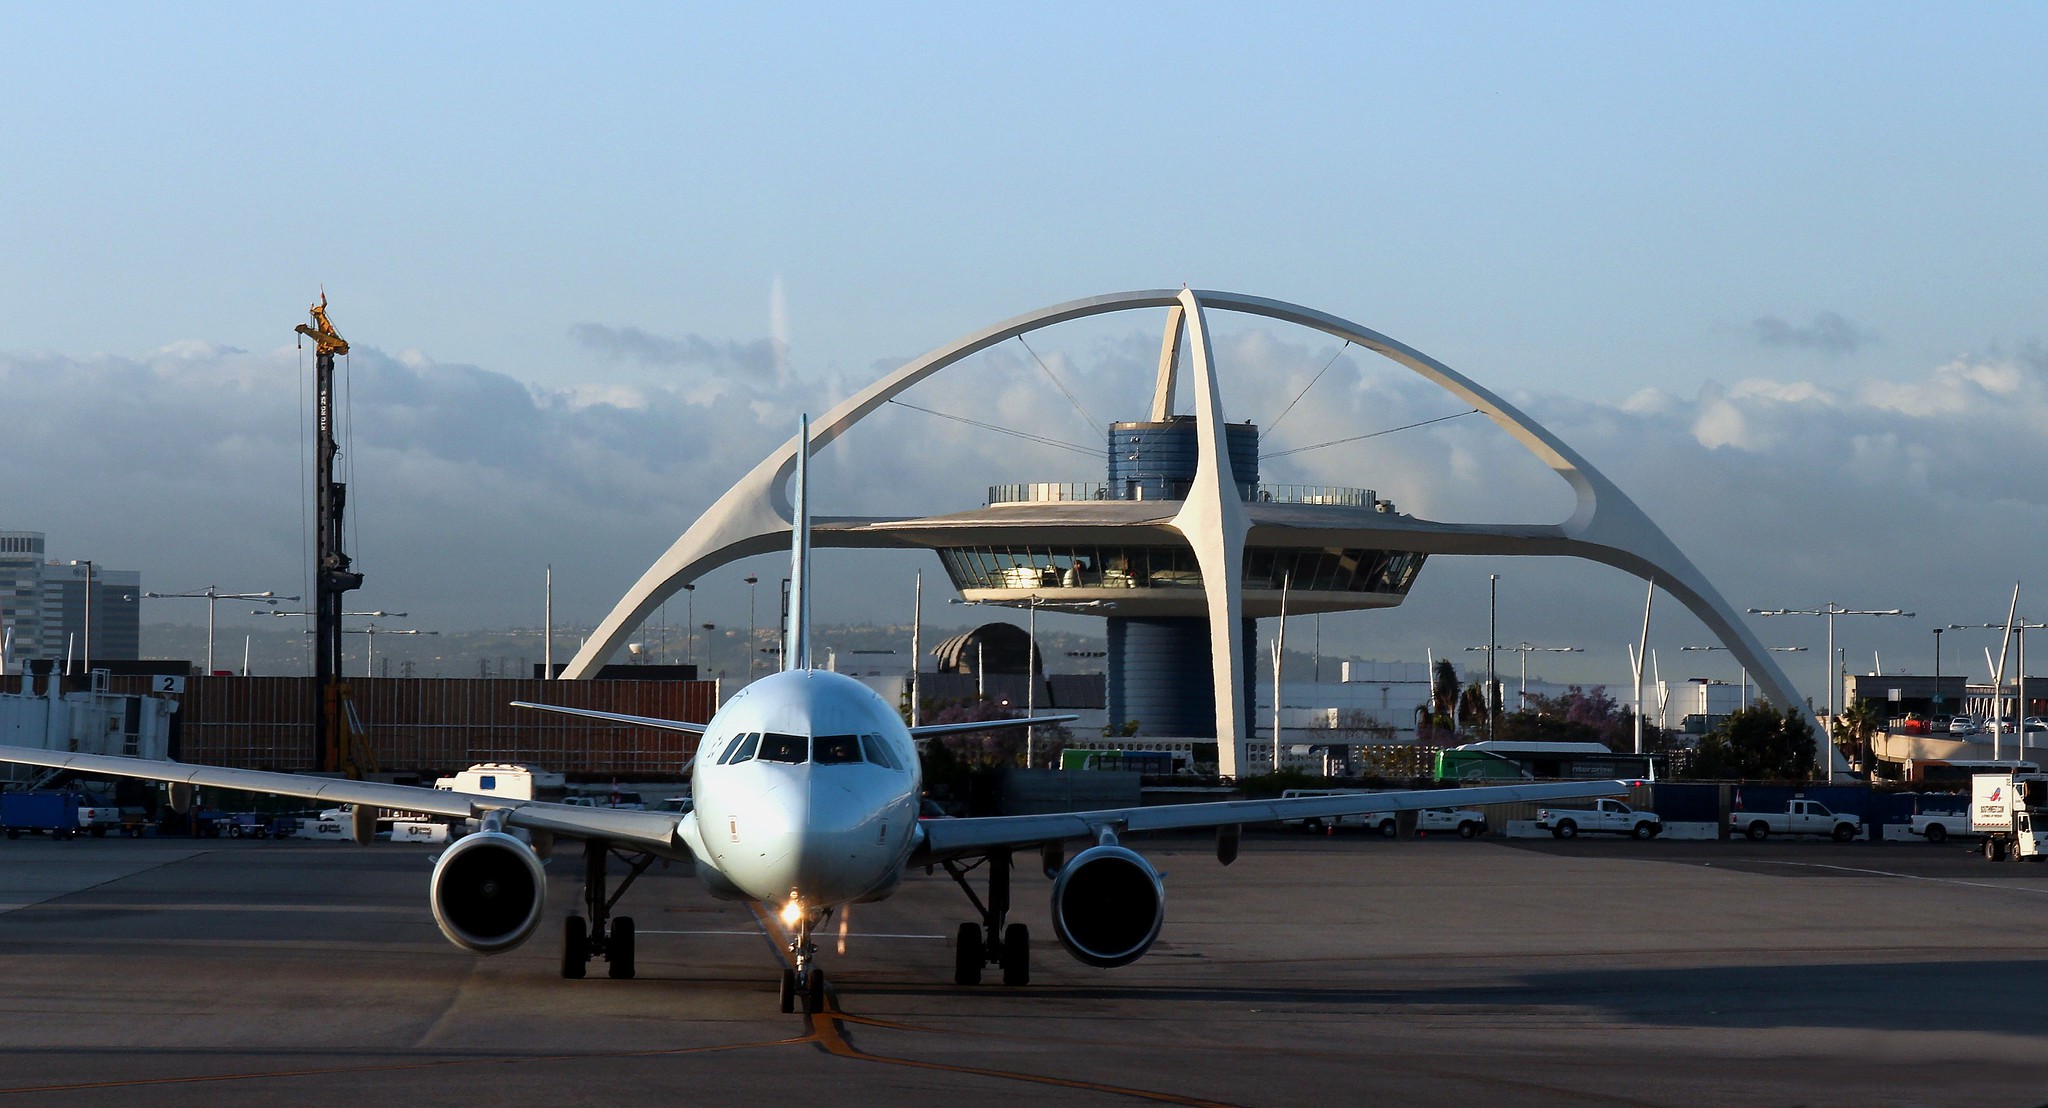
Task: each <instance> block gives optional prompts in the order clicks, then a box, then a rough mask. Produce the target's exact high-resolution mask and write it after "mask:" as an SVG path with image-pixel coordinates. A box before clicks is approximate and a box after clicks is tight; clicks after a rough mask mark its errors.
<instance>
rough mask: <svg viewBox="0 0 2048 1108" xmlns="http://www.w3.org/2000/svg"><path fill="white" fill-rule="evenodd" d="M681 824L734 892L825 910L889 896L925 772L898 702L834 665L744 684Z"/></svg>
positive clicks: (718, 724) (711, 876) (708, 749)
mask: <svg viewBox="0 0 2048 1108" xmlns="http://www.w3.org/2000/svg"><path fill="white" fill-rule="evenodd" d="M693 776H694V787H693V792H694V794H695V797H696V806H695V810H694V811H692V812H691V813H690V815H689V816H687V817H685V818H684V820H683V823H682V826H681V827H680V828H679V831H680V833H681V835H682V837H683V840H684V842H685V843H687V844H688V846H689V847H690V850H691V851H692V853H694V854H695V855H696V856H697V865H698V868H699V873H700V874H701V875H702V876H703V878H704V880H705V883H706V884H707V885H708V886H710V888H711V889H712V890H713V891H714V892H716V893H720V894H722V895H726V896H732V895H735V894H737V895H740V896H744V897H745V898H747V899H751V900H757V901H760V902H762V903H763V904H766V905H768V906H770V907H771V908H775V909H781V908H783V907H784V906H786V905H787V904H788V903H789V902H790V901H792V900H795V901H797V902H798V903H799V904H800V905H801V906H802V907H803V908H804V910H805V911H807V912H815V911H818V910H821V909H826V908H831V907H835V906H837V905H841V904H846V903H850V902H852V901H857V900H872V899H876V898H878V897H881V896H885V895H887V894H888V892H889V891H890V890H891V889H892V888H893V887H894V886H895V884H896V882H897V881H898V880H899V879H900V878H901V876H902V873H903V865H904V861H905V859H907V858H908V857H909V855H910V852H911V850H912V848H913V847H914V846H915V845H916V834H917V811H918V799H919V791H920V790H919V784H920V775H919V769H918V762H917V751H916V748H915V746H914V744H913V742H912V740H911V737H910V732H909V730H908V729H907V728H906V727H905V726H904V725H903V721H902V719H901V718H900V717H899V716H898V715H897V714H896V711H895V709H894V708H892V707H891V706H890V705H889V704H888V702H886V701H884V700H883V699H882V698H881V697H880V696H878V695H876V694H875V692H874V691H873V690H871V689H869V688H868V687H867V686H865V685H863V684H861V683H860V682H858V681H855V680H853V679H852V678H849V677H845V676H842V675H840V674H837V673H832V672H829V671H826V670H790V671H786V672H783V673H776V674H771V675H770V676H767V677H764V678H762V679H761V680H759V681H756V682H754V683H753V684H751V685H748V686H747V687H746V688H744V689H742V690H740V691H739V692H738V693H736V694H735V695H734V696H733V698H732V699H731V700H729V701H727V702H726V704H725V706H724V707H722V708H720V709H719V710H718V712H717V714H716V715H714V716H713V717H712V720H711V722H710V724H709V725H708V726H707V727H706V728H705V732H704V737H703V739H702V741H701V742H700V743H699V744H698V747H697V756H696V761H695V770H694V775H693Z"/></svg>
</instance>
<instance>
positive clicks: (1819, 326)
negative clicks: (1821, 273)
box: [1749, 312, 1877, 354]
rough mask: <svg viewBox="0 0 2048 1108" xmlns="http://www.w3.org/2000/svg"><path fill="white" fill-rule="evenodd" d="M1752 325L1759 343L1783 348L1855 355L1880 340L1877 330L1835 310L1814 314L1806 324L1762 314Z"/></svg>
mask: <svg viewBox="0 0 2048 1108" xmlns="http://www.w3.org/2000/svg"><path fill="white" fill-rule="evenodd" d="M1749 328H1750V334H1751V335H1752V336H1754V337H1755V339H1756V341H1757V343H1758V344H1759V345H1762V346H1767V347H1772V348H1774V349H1781V350H1818V351H1820V352H1821V353H1823V354H1854V353H1855V352H1856V351H1858V350H1860V349H1862V348H1863V347H1865V346H1868V345H1870V344H1871V343H1874V342H1876V341H1877V334H1876V333H1875V332H1873V331H1871V330H1869V329H1867V328H1864V327H1862V326H1859V325H1857V324H1856V323H1853V322H1851V321H1849V320H1848V319H1845V318H1843V317H1842V316H1841V315H1840V314H1838V313H1836V312H1821V313H1819V314H1818V315H1815V316H1814V317H1813V322H1811V323H1808V324H1804V325H1801V324H1797V323H1787V322H1786V321H1785V320H1783V319H1780V318H1779V317H1777V316H1774V315H1767V316H1761V317H1759V318H1757V319H1756V320H1754V321H1752V322H1751V323H1750V325H1749Z"/></svg>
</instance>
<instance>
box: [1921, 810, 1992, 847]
mask: <svg viewBox="0 0 2048 1108" xmlns="http://www.w3.org/2000/svg"><path fill="white" fill-rule="evenodd" d="M1911 831H1912V832H1913V834H1915V835H1918V836H1920V837H1921V838H1923V839H1926V840H1927V841H1928V842H1931V843H1940V842H1947V841H1948V840H1949V838H1950V837H1951V836H1954V835H1974V834H1977V832H1976V831H1975V830H1974V829H1973V828H1972V827H1971V826H1970V813H1968V812H1916V813H1914V815H1913V824H1912V827H1911Z"/></svg>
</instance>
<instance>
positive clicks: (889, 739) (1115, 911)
mask: <svg viewBox="0 0 2048 1108" xmlns="http://www.w3.org/2000/svg"><path fill="white" fill-rule="evenodd" d="M800 434H801V435H802V440H803V441H804V442H805V443H806V444H808V442H809V441H810V426H809V421H808V419H806V420H805V421H804V423H803V424H802V430H801V432H800ZM808 454H809V451H808V450H802V451H799V452H798V455H797V457H798V461H797V466H796V482H795V484H796V487H795V495H794V497H793V498H792V500H793V506H794V508H795V512H794V516H795V518H794V521H793V525H792V528H791V530H792V533H793V539H792V542H791V548H792V550H791V574H790V582H791V584H790V617H789V627H788V630H787V634H786V638H785V643H784V650H783V659H784V664H785V668H784V670H783V671H782V672H780V673H776V674H772V675H770V676H768V677H765V678H763V679H761V680H759V681H756V682H754V683H753V684H751V685H749V686H747V687H746V688H744V689H742V690H740V691H739V692H738V693H736V694H735V695H734V696H733V697H732V699H730V700H729V701H727V702H726V704H725V705H724V706H723V707H721V708H720V709H718V711H717V712H716V713H715V714H714V715H713V716H712V718H711V721H710V722H709V723H704V724H697V723H686V722H682V721H678V720H667V719H651V718H647V717H642V716H630V715H622V714H618V713H610V712H598V711H591V710H587V709H579V708H564V707H560V706H554V705H544V704H527V705H523V706H525V707H532V708H542V709H546V710H549V711H556V712H567V713H570V714H573V715H582V716H593V717H596V718H599V719H607V720H613V721H616V722H621V723H630V724H636V725H640V726H645V727H657V728H666V729H671V730H677V731H685V732H691V733H695V734H697V735H699V736H700V741H699V743H698V746H697V753H696V758H695V761H694V771H693V779H694V789H693V791H694V794H695V797H696V807H695V809H694V810H693V811H691V812H689V813H686V814H683V815H680V816H678V815H676V814H675V813H670V812H642V811H615V810H608V809H601V808H600V809H593V808H586V807H577V806H571V805H567V804H555V803H546V802H541V801H522V800H514V799H508V798H505V797H496V796H484V795H477V794H469V793H458V792H453V791H447V790H441V789H432V788H422V787H417V786H410V785H391V784H383V783H379V782H371V781H347V780H333V779H328V778H316V777H305V776H299V775H296V774H287V773H267V772H260V771H255V770H241V769H227V768H223V767H216V766H195V765H186V764H183V763H179V762H169V761H146V760H141V759H134V758H118V757H107V756H102V755H90V754H66V753H62V752H56V751H46V750H33V749H27V748H21V747H0V762H18V763H24V764H28V765H36V766H47V767H51V768H59V769H69V770H74V771H76V772H78V773H79V774H81V775H85V776H97V775H114V776H123V777H141V778H147V779H150V780H156V781H165V782H169V783H170V787H171V802H172V805H173V806H174V807H176V808H178V809H179V810H184V809H185V808H187V807H189V806H190V804H191V803H192V799H193V789H194V788H195V787H199V786H204V787H209V788H221V789H232V790H241V791H246V792H263V793H275V794H280V795H284V796H297V797H306V798H310V799H314V800H320V801H325V802H329V803H339V804H348V805H353V815H352V821H353V832H354V837H355V838H356V840H357V841H358V842H368V841H369V840H370V838H371V835H372V833H373V832H374V830H375V827H376V819H377V815H378V812H379V810H400V811H408V812H425V813H430V814H433V815H436V816H443V817H450V818H455V819H467V820H475V821H477V822H478V824H479V825H480V829H479V830H478V831H476V832H475V833H473V834H469V835H466V836H463V837H462V838H460V839H457V840H456V841H455V842H453V843H452V844H450V845H449V846H448V847H447V849H445V850H443V851H442V852H441V855H440V857H439V859H438V860H437V861H436V862H435V865H434V872H433V877H432V880H431V883H430V888H429V903H430V905H431V907H432V910H433V913H434V920H435V922H436V923H438V924H439V925H440V927H441V933H442V934H443V935H445V936H447V938H448V940H449V941H450V942H452V943H454V944H455V945H457V946H459V947H462V948H464V949H466V950H472V951H479V952H482V953H485V954H491V953H496V952H499V951H504V950H510V949H512V948H513V947H516V946H518V945H520V944H521V943H523V942H525V941H526V940H527V939H528V938H529V937H531V936H532V935H533V933H534V931H535V929H536V928H538V927H539V925H540V922H541V915H542V911H543V906H544V903H545V893H546V889H547V874H546V871H545V870H544V869H543V867H542V860H543V859H544V858H546V857H547V856H549V855H550V854H551V853H552V851H553V849H554V846H555V843H556V841H557V840H562V839H566V840H571V841H575V842H580V843H582V844H583V861H584V867H583V870H584V872H583V912H582V914H580V915H570V916H569V917H568V918H567V919H566V920H565V921H564V925H563V943H562V976H564V977H572V978H574V977H582V976H583V975H584V972H585V968H586V966H587V964H588V963H589V961H590V960H591V959H592V958H595V957H602V958H604V959H605V961H606V962H607V963H608V972H609V973H610V975H611V976H612V977H615V978H630V977H632V976H633V969H634V967H633V960H634V959H633V951H634V940H633V935H634V932H633V921H632V919H631V918H630V917H627V916H613V915H612V914H611V908H612V906H613V905H614V904H615V903H616V902H617V901H618V899H619V897H620V896H621V895H622V894H623V893H624V892H625V891H626V888H627V887H628V886H630V885H631V884H632V882H633V880H634V878H636V877H638V876H639V875H640V874H641V873H642V872H643V871H645V869H646V868H647V867H648V866H649V865H650V864H652V863H653V861H654V860H655V859H657V858H667V859H676V860H683V861H693V862H694V863H695V868H696V872H697V875H698V877H700V878H701V879H702V880H703V882H704V884H705V885H706V886H707V888H708V889H709V891H710V892H711V894H712V895H714V896H717V897H720V898H724V899H731V900H742V901H748V902H752V903H754V904H758V905H760V906H762V907H763V908H765V909H767V910H769V911H772V912H774V913H775V914H776V915H777V916H779V917H780V919H781V921H782V923H783V925H784V926H785V927H786V928H787V929H788V931H789V933H790V935H791V936H792V937H791V939H790V943H789V950H790V954H791V955H792V957H791V959H790V960H789V962H788V963H786V964H785V966H784V968H783V970H782V1010H783V1011H785V1012H788V1011H793V1010H795V1008H796V1006H797V1004H798V1003H799V1002H801V1003H802V1005H803V1007H804V1009H805V1010H806V1011H812V1012H815V1011H820V1010H821V1009H822V1006H823V1005H824V1002H825V976H824V973H823V971H822V970H821V969H819V967H818V965H817V951H816V947H815V945H814V944H813V942H812V935H813V933H814V932H815V931H816V930H817V928H818V927H819V926H820V925H821V924H822V923H824V922H825V921H826V920H827V919H828V918H829V917H830V916H831V915H832V914H833V912H834V911H836V910H838V909H840V908H842V907H843V906H845V905H848V904H851V903H854V902H856V901H867V900H878V899H881V898H882V897H885V896H888V895H889V894H890V892H891V891H893V890H894V889H895V887H896V884H897V882H898V881H900V880H901V878H902V876H903V874H904V872H905V870H906V869H907V868H908V867H910V866H926V867H934V866H937V867H943V868H944V869H945V870H946V872H947V873H948V874H950V875H951V876H952V877H953V879H954V880H955V881H956V882H958V883H959V885H960V887H961V889H962V890H963V891H965V892H966V893H967V897H968V900H969V901H970V902H971V903H972V904H973V906H974V909H975V911H976V913H977V914H978V915H979V917H980V919H979V921H978V922H969V923H962V924H961V925H960V928H959V934H958V940H957V943H956V946H955V960H954V981H955V982H956V983H958V984H961V985H974V984H978V983H980V981H981V976H982V971H983V969H984V968H985V967H988V966H997V967H1000V969H1001V971H1002V980H1003V983H1004V984H1006V985H1024V984H1027V983H1028V982H1029V980H1030V977H1031V937H1030V935H1029V933H1028V932H1027V930H1026V928H1025V926H1024V925H1023V924H1021V923H1011V922H1009V919H1008V916H1009V911H1010V874H1011V869H1012V861H1011V858H1012V855H1013V853H1015V852H1017V851H1020V850H1021V851H1037V852H1039V853H1040V855H1041V858H1042V862H1043V868H1044V871H1045V873H1046V875H1047V876H1048V877H1050V878H1051V879H1052V920H1053V929H1054V931H1055V932H1056V933H1057V935H1058V938H1059V941H1060V943H1061V944H1062V945H1064V946H1065V947H1066V949H1067V950H1068V951H1069V952H1070V953H1071V954H1073V956H1074V957H1075V958H1077V959H1079V960H1080V961H1081V962H1083V963H1086V964H1088V965H1092V966H1100V967H1114V966H1122V965H1128V964H1129V963H1131V962H1134V961H1136V960H1137V959H1138V958H1140V957H1142V956H1143V955H1144V954H1145V952H1146V951H1147V950H1148V949H1150V948H1151V946H1152V943H1153V940H1154V939H1156V938H1157V937H1158V935H1159V930H1160V927H1161V925H1162V924H1163V923H1164V921H1165V907H1166V889H1165V885H1164V883H1163V882H1162V880H1161V878H1160V875H1159V872H1158V871H1157V870H1155V869H1154V868H1153V867H1152V865H1151V864H1150V863H1148V862H1147V861H1146V860H1145V858H1144V857H1143V856H1141V855H1140V854H1138V853H1137V852H1136V851H1133V850H1131V849H1130V848H1129V847H1126V846H1124V845H1122V844H1120V843H1119V841H1118V840H1119V838H1120V837H1121V836H1123V835H1126V834H1129V833H1133V832H1146V831H1167V830H1186V829H1199V828H1214V829H1215V830H1216V854H1217V858H1218V859H1219V860H1220V861H1221V862H1223V864H1225V865H1228V864H1230V863H1231V862H1232V861H1235V860H1236V857H1237V846H1238V830H1239V828H1241V827H1242V826H1243V825H1245V824H1248V823H1250V824H1264V823H1275V822H1278V821H1280V820H1303V819H1316V818H1322V819H1329V818H1332V817H1336V816H1343V815H1356V814H1358V813H1362V812H1394V811H1409V810H1417V809H1422V808H1436V807H1442V806H1444V805H1445V804H1447V803H1456V804H1459V805H1472V804H1493V803H1503V802H1509V801H1545V800H1561V799H1567V798H1576V797H1591V796H1611V795H1617V794H1620V793H1623V792H1625V791H1626V786H1625V785H1624V784H1623V783H1621V782H1618V781H1594V782H1573V783H1558V784H1529V785H1501V786H1490V787H1484V788H1468V789H1459V790H1457V791H1456V792H1447V791H1444V790H1414V791H1407V792H1382V793H1372V794H1365V795H1344V796H1322V797H1304V798H1299V799H1285V800H1240V801H1221V802H1213V803H1203V804H1180V805H1168V806H1164V807H1149V808H1115V809H1106V810H1099V811H1087V812H1063V813H1056V814H1050V815H1029V816H996V817H989V818H973V819H933V820H925V821H922V822H920V821H919V819H918V805H919V800H920V796H921V789H920V783H921V777H920V773H919V767H918V757H917V748H916V742H917V740H918V739H921V738H925V737H929V736H933V735H941V734H946V733H948V732H963V731H985V730H988V729H991V728H993V727H1005V726H1007V727H1018V726H1024V725H1025V724H1027V723H1052V722H1062V721H1065V720H1070V719H1073V718H1074V717H1072V716H1042V717H1037V718H1036V719H1034V720H1022V719H1016V720H1002V721H996V722H993V723H991V722H981V723H966V724H941V725H936V726H926V727H916V728H909V727H905V726H904V723H903V720H902V719H901V718H900V717H899V716H898V714H897V712H896V710H895V709H894V708H893V707H891V706H890V705H889V704H888V703H887V702H885V701H884V700H883V699H882V698H881V697H880V696H878V695H876V694H875V693H874V692H873V691H872V690H870V689H869V688H867V687H866V686H865V685H862V684H860V683H859V682H857V681H854V680H852V679H851V678H848V677H843V676H841V675H839V674H837V673H832V672H829V671H825V670H818V669H813V668H811V664H810V659H811V653H810V643H809V627H810V596H811V590H810V516H809V510H808V506H807V503H806V491H807V485H808V483H809V482H808V469H809V458H808ZM1226 741H1227V740H1226ZM515 831H517V832H523V834H515V833H514V832H515ZM1074 841H1079V842H1080V843H1082V844H1084V845H1083V849H1081V851H1080V852H1079V853H1078V854H1076V855H1075V856H1074V857H1072V858H1071V859H1069V858H1067V857H1066V856H1065V855H1066V849H1065V848H1066V844H1068V843H1069V842H1074ZM614 854H616V855H618V856H619V857H620V858H621V859H622V860H623V861H624V862H625V863H626V865H627V872H626V876H625V878H624V879H623V880H622V881H621V882H620V883H619V885H618V887H617V888H616V889H615V890H613V891H611V892H610V893H609V894H608V893H607V892H606V882H607V879H608V874H607V872H606V870H607V860H608V859H609V858H610V857H611V856H612V855H614ZM977 868H978V869H981V870H982V871H983V872H984V873H985V875H986V889H987V895H986V898H985V899H984V898H983V897H982V896H978V895H976V893H975V891H974V888H973V886H972V885H970V884H969V882H968V877H969V874H970V873H971V871H973V870H975V869H977Z"/></svg>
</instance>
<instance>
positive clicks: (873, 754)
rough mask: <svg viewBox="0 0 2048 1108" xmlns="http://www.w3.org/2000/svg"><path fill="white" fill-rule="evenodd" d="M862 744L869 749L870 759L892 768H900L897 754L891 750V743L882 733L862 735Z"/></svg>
mask: <svg viewBox="0 0 2048 1108" xmlns="http://www.w3.org/2000/svg"><path fill="white" fill-rule="evenodd" d="M860 741H861V745H862V746H865V747H867V749H868V761H870V762H873V763H875V764H876V765H878V766H887V767H889V768H890V769H896V768H898V767H897V765H896V755H895V754H894V753H892V752H891V751H890V750H889V744H888V743H887V742H886V741H884V740H883V738H882V736H880V735H862V736H861V737H860Z"/></svg>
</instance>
